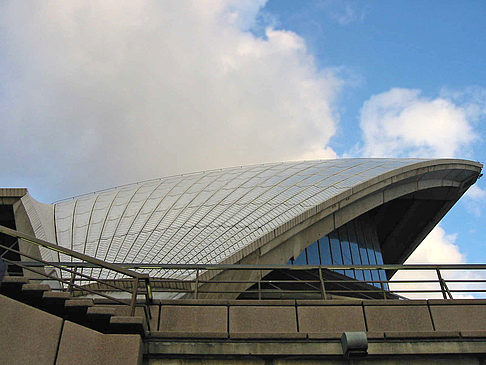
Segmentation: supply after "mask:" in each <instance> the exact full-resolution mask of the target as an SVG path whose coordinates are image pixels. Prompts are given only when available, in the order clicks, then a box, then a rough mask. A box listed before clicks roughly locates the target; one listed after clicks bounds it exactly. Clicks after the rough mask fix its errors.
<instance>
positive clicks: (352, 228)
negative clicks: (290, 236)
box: [289, 217, 388, 290]
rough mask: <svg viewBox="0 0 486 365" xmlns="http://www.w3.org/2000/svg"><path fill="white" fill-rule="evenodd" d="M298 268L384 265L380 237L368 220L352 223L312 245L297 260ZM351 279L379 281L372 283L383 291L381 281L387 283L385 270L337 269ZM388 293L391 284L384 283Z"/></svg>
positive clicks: (292, 261)
mask: <svg viewBox="0 0 486 365" xmlns="http://www.w3.org/2000/svg"><path fill="white" fill-rule="evenodd" d="M289 263H293V264H295V265H305V264H309V265H333V264H335V265H381V264H383V256H382V254H381V249H380V243H379V241H378V235H377V233H376V230H375V228H374V226H373V225H372V222H371V221H370V219H369V218H368V217H363V218H361V219H357V220H354V221H351V222H349V223H347V224H345V225H344V226H342V227H340V228H338V229H337V230H335V231H333V232H331V233H329V234H328V235H327V236H324V237H322V238H320V239H319V240H318V241H315V242H313V243H312V244H311V245H310V246H308V247H307V248H306V249H305V250H304V251H303V252H302V253H301V254H300V255H299V256H298V257H297V258H296V259H291V260H290V261H289ZM335 271H336V272H338V273H340V274H343V275H346V276H348V277H351V278H354V279H357V280H362V281H375V283H369V284H372V285H375V286H377V287H379V288H381V283H380V281H383V282H384V281H386V275H385V272H384V270H335ZM384 288H385V289H386V290H388V284H387V283H384Z"/></svg>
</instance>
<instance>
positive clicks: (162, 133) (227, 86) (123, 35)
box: [0, 0, 340, 199]
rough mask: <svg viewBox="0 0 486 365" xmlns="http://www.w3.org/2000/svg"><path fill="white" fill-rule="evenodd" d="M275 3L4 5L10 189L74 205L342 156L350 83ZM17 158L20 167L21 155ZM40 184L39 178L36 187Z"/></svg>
mask: <svg viewBox="0 0 486 365" xmlns="http://www.w3.org/2000/svg"><path fill="white" fill-rule="evenodd" d="M263 5H264V1H260V2H254V1H245V2H237V1H234V2H226V1H216V0H215V1H204V2H203V1H184V2H181V1H149V0H146V1H95V0H93V1H83V2H71V1H63V2H55V1H38V2H33V3H32V2H28V3H26V2H21V1H12V2H2V3H0V34H1V36H0V54H1V57H0V70H1V71H0V125H1V127H2V130H3V131H4V133H2V134H1V135H0V155H1V156H2V164H3V166H2V170H3V171H8V175H6V176H2V184H4V185H5V184H8V185H27V186H29V187H31V186H33V185H34V186H37V187H40V186H44V187H46V188H47V189H49V191H52V192H56V193H57V194H59V195H55V196H54V195H52V194H54V193H52V194H49V193H41V192H40V190H39V188H37V189H34V190H36V191H34V192H33V193H34V196H39V195H41V196H43V197H44V198H46V197H47V199H55V198H62V197H65V196H70V195H74V194H76V193H82V192H88V191H93V190H95V189H100V188H104V187H110V186H114V185H117V184H121V183H128V182H133V181H139V180H141V179H146V178H152V177H159V176H164V175H167V174H173V173H179V172H187V171H194V170H202V169H209V168H218V167H222V166H229V165H239V164H251V163H260V162H265V161H278V160H290V159H299V158H303V157H311V158H326V157H335V155H336V154H335V153H334V151H333V150H332V149H330V148H329V147H327V145H328V142H329V140H330V138H331V137H332V136H333V134H334V133H335V130H336V123H337V118H336V116H335V114H334V113H333V107H332V106H333V100H334V97H335V95H336V91H337V90H338V88H339V85H340V80H339V79H338V78H337V77H335V75H334V74H333V73H332V71H327V70H318V69H317V67H316V66H315V64H314V59H313V57H312V55H311V54H310V53H309V52H308V51H307V49H306V44H305V42H304V40H303V39H302V38H300V37H299V36H298V35H296V34H295V33H293V32H290V31H285V30H276V29H272V28H267V29H266V32H265V36H264V37H257V36H255V35H254V34H253V33H251V32H250V31H249V30H250V29H251V27H252V26H253V25H254V24H255V22H256V19H257V14H258V11H259V10H260V9H261V7H262V6H263ZM7 156H8V157H7ZM33 177H34V178H33Z"/></svg>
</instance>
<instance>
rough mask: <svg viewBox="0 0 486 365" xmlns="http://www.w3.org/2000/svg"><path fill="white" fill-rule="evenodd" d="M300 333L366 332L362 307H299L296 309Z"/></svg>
mask: <svg viewBox="0 0 486 365" xmlns="http://www.w3.org/2000/svg"><path fill="white" fill-rule="evenodd" d="M297 314H298V318H299V331H300V332H309V333H310V332H313V333H317V332H341V333H343V332H345V331H366V326H365V321H364V316H363V307H362V306H360V305H359V304H358V305H354V306H351V305H346V306H317V307H316V306H300V307H297Z"/></svg>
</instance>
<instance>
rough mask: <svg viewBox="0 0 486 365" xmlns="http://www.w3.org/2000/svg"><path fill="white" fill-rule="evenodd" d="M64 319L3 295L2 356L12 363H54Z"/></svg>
mask: <svg viewBox="0 0 486 365" xmlns="http://www.w3.org/2000/svg"><path fill="white" fill-rule="evenodd" d="M62 322H63V320H62V318H59V317H56V316H54V315H52V314H49V313H46V312H44V311H41V310H39V309H36V308H33V307H31V306H29V305H26V304H23V303H20V302H17V301H15V300H13V299H10V298H7V297H5V296H3V295H0V328H1V331H0V354H1V358H2V359H4V360H6V359H8V362H5V364H7V363H8V364H11V365H16V364H39V365H43V364H46V365H47V364H53V363H54V360H55V357H56V350H57V345H58V343H59V339H60V336H61V327H62ZM0 362H1V361H0Z"/></svg>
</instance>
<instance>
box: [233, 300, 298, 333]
mask: <svg viewBox="0 0 486 365" xmlns="http://www.w3.org/2000/svg"><path fill="white" fill-rule="evenodd" d="M229 328H230V334H231V333H236V332H238V333H242V332H244V333H296V332H297V318H296V312H295V307H291V306H288V307H278V306H271V307H263V306H262V307H260V306H247V307H245V306H241V307H230V308H229Z"/></svg>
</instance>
